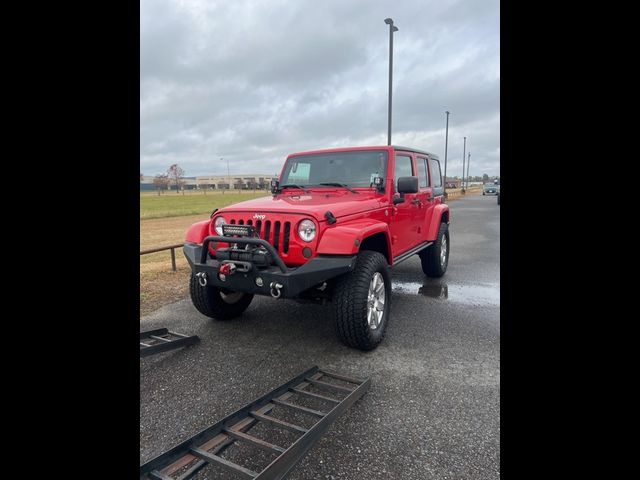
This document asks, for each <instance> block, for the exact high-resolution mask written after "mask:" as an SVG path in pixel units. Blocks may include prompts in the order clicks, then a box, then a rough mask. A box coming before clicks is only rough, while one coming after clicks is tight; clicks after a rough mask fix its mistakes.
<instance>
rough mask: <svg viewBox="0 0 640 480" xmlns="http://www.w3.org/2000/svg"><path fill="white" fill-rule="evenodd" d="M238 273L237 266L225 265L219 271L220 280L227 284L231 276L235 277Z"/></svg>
mask: <svg viewBox="0 0 640 480" xmlns="http://www.w3.org/2000/svg"><path fill="white" fill-rule="evenodd" d="M235 271H236V266H235V265H234V264H233V263H223V264H222V265H220V270H218V278H219V279H220V280H222V281H223V282H226V280H227V277H228V276H229V275H233V274H234V273H235Z"/></svg>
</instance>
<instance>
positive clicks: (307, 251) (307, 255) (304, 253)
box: [302, 247, 311, 258]
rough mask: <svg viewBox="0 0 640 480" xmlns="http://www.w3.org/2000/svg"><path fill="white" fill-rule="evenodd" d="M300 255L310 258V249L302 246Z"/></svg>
mask: <svg viewBox="0 0 640 480" xmlns="http://www.w3.org/2000/svg"><path fill="white" fill-rule="evenodd" d="M302 255H304V258H310V257H311V249H310V248H309V247H304V248H303V249H302Z"/></svg>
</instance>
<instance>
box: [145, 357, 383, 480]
mask: <svg viewBox="0 0 640 480" xmlns="http://www.w3.org/2000/svg"><path fill="white" fill-rule="evenodd" d="M320 379H322V380H320ZM332 380H334V381H335V380H340V381H342V382H346V383H349V384H350V385H348V386H347V385H345V384H344V383H342V384H340V385H338V384H336V383H335V382H334V383H331V381H332ZM370 385H371V379H369V378H367V379H365V380H360V379H354V378H350V377H347V376H344V375H340V374H337V373H333V372H329V371H326V370H320V369H319V368H318V367H317V366H316V367H312V368H310V369H309V370H307V371H306V372H303V373H301V374H300V375H298V376H297V377H295V378H293V379H292V380H289V381H288V382H287V383H285V384H283V385H281V386H279V387H278V388H276V389H275V390H273V391H272V392H269V393H267V394H266V395H263V396H262V397H260V398H258V399H257V400H255V401H253V402H251V403H250V404H248V405H245V406H244V407H242V408H241V409H239V410H238V411H236V412H235V413H232V414H231V415H229V416H227V417H225V418H223V419H222V420H220V421H219V422H217V423H216V424H214V425H212V426H211V427H209V428H206V429H205V430H203V431H201V432H200V433H198V434H196V435H194V436H193V437H191V438H189V439H187V440H185V441H184V442H182V443H180V444H179V445H176V446H175V447H173V448H171V449H169V450H167V451H166V452H164V453H162V454H160V455H158V456H157V457H155V458H154V459H152V460H149V461H148V462H146V463H144V464H143V465H141V466H140V480H143V479H144V480H146V479H161V480H188V479H190V478H193V477H194V476H195V475H196V474H197V473H198V472H199V471H200V470H201V469H202V468H204V467H205V466H206V465H212V466H215V468H216V469H218V468H220V469H222V470H226V471H231V472H234V473H236V474H237V476H238V478H248V479H257V480H277V479H281V478H284V477H285V476H286V475H287V474H288V473H289V471H290V470H291V469H292V468H293V467H294V466H295V465H296V463H298V462H299V461H300V460H301V459H302V457H303V456H304V455H305V453H307V451H309V449H310V448H311V447H313V445H314V444H315V443H316V442H317V441H318V440H319V439H320V437H321V436H322V435H323V434H324V433H325V432H326V431H327V429H328V428H329V426H330V425H331V424H332V423H333V422H334V421H335V420H336V419H337V418H338V417H339V416H340V415H341V414H342V413H344V411H345V410H347V409H348V408H349V407H350V406H351V405H352V404H353V403H354V402H355V401H356V400H358V399H359V398H360V397H362V395H364V394H365V392H366V391H367V390H368V389H369V387H370ZM311 386H313V387H314V388H317V389H319V390H322V391H323V392H326V393H327V395H320V394H316V393H313V392H308V391H307V389H308V388H309V387H311ZM301 392H304V393H301ZM336 394H337V395H341V397H340V398H336V396H335V395H336ZM297 395H300V396H303V395H304V396H306V397H312V398H315V399H317V400H320V401H324V402H325V404H326V406H325V407H323V409H324V411H320V410H314V409H310V408H307V407H304V406H302V405H298V404H296V403H295V402H294V401H292V400H293V399H295V398H296V396H297ZM330 395H332V396H330ZM275 408H278V409H282V410H283V411H287V410H291V411H297V412H301V413H306V414H308V416H309V417H310V418H314V419H315V420H316V422H315V423H314V424H313V425H312V426H311V427H308V428H305V427H302V426H300V425H295V424H293V423H289V422H286V421H284V420H281V419H279V418H275V417H272V416H270V415H269V413H270V412H271V411H272V410H274V409H275ZM258 422H264V424H265V425H268V426H269V427H270V428H275V429H278V428H280V429H285V430H288V431H290V432H295V433H297V434H299V435H300V436H299V437H298V439H297V440H295V441H294V442H293V443H292V444H291V445H289V446H288V447H285V446H279V445H275V444H273V443H271V442H268V441H265V440H262V439H260V438H257V437H254V436H252V435H249V434H248V433H246V432H247V431H248V430H250V429H251V428H252V427H253V426H255V425H256V424H257V423H258ZM234 442H246V443H248V444H250V445H253V446H256V447H258V448H261V449H263V450H268V451H271V452H276V453H278V454H279V455H278V456H277V457H276V458H275V459H274V460H273V461H272V462H271V463H269V465H267V466H266V467H265V468H264V469H263V470H262V471H261V472H254V471H252V470H250V469H248V468H246V467H244V466H242V465H239V464H237V463H234V462H231V461H229V460H227V459H225V458H223V457H221V456H219V455H218V454H219V453H221V452H222V451H223V450H224V449H226V448H227V447H229V446H231V445H232V444H233V443H234ZM177 472H180V473H179V475H177V476H174V475H175V474H176V473H177Z"/></svg>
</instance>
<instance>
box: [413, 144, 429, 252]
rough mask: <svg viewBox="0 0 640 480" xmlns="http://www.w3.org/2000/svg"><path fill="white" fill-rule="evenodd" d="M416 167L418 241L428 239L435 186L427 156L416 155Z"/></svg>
mask: <svg viewBox="0 0 640 480" xmlns="http://www.w3.org/2000/svg"><path fill="white" fill-rule="evenodd" d="M416 168H417V170H418V194H417V195H416V197H417V199H418V200H419V203H418V204H417V207H418V209H419V215H418V231H417V233H418V243H422V242H424V241H425V240H426V234H427V231H428V230H429V222H430V221H431V216H432V214H433V188H432V186H431V180H430V178H429V164H428V159H427V157H425V156H420V155H416Z"/></svg>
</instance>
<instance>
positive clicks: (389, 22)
mask: <svg viewBox="0 0 640 480" xmlns="http://www.w3.org/2000/svg"><path fill="white" fill-rule="evenodd" d="M384 23H386V24H387V25H389V112H388V114H387V117H388V119H387V145H391V90H392V86H393V32H397V31H398V27H396V26H395V25H394V24H393V19H391V18H385V19H384Z"/></svg>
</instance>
